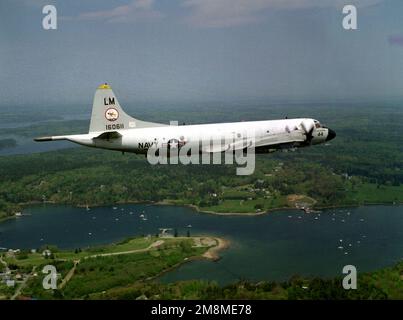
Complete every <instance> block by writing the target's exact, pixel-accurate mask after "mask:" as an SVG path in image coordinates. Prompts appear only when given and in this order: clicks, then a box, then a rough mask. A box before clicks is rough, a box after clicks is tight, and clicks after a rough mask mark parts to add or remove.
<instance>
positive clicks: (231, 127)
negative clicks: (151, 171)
mask: <svg viewBox="0 0 403 320" xmlns="http://www.w3.org/2000/svg"><path fill="white" fill-rule="evenodd" d="M89 131H90V132H89V133H87V134H78V135H65V136H51V137H42V138H37V139H35V140H36V141H55V140H68V141H71V142H74V143H78V144H81V145H84V146H88V147H95V148H102V149H109V150H118V151H122V152H133V153H140V154H141V153H142V154H145V153H147V150H148V149H149V148H152V147H159V148H161V147H167V148H181V147H183V146H184V145H186V146H187V147H190V148H194V149H196V150H198V151H199V152H208V153H214V152H224V151H227V150H231V149H232V150H237V149H244V148H252V147H253V148H254V149H255V150H256V152H257V153H266V152H273V151H276V150H279V149H288V148H298V147H305V146H310V145H316V144H320V143H324V142H326V141H329V140H331V139H333V138H334V137H335V136H336V134H335V132H334V131H333V130H331V129H329V128H327V127H325V126H323V125H321V124H320V122H319V121H317V120H315V119H311V118H297V119H282V120H266V121H245V122H232V123H214V124H196V125H179V126H178V125H165V124H159V123H152V122H144V121H141V120H137V119H135V118H132V117H130V116H128V115H127V114H126V113H125V112H124V111H123V110H122V108H121V107H120V105H119V103H118V101H117V98H116V97H115V95H114V94H113V92H112V90H111V88H110V86H109V85H107V84H105V85H101V86H100V87H99V88H98V90H97V92H96V93H95V97H94V105H93V111H92V117H91V124H90V130H89Z"/></svg>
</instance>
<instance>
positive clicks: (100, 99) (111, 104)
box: [89, 83, 166, 132]
mask: <svg viewBox="0 0 403 320" xmlns="http://www.w3.org/2000/svg"><path fill="white" fill-rule="evenodd" d="M161 126H166V125H165V124H161V123H154V122H146V121H141V120H138V119H135V118H133V117H131V116H129V115H128V114H126V112H124V111H123V109H122V108H121V107H120V104H119V101H118V99H117V98H116V96H115V94H114V93H113V91H112V89H111V87H110V85H108V84H106V83H105V84H102V85H100V86H99V87H98V89H97V91H95V96H94V103H93V105H92V115H91V122H90V129H89V132H99V131H116V130H126V129H135V128H148V127H161Z"/></svg>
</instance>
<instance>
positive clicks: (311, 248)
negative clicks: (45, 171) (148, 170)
mask: <svg viewBox="0 0 403 320" xmlns="http://www.w3.org/2000/svg"><path fill="white" fill-rule="evenodd" d="M402 209H403V207H402V206H367V207H359V208H351V209H333V210H326V211H324V212H322V213H321V214H320V215H319V214H304V213H302V212H301V211H277V212H275V213H270V214H266V215H262V216H244V217H241V216H217V215H211V214H201V213H197V212H195V211H194V210H192V209H190V208H186V207H174V206H154V205H119V206H118V208H117V209H116V210H114V209H113V208H112V207H100V208H92V209H91V210H90V211H87V210H86V209H85V208H73V207H68V206H52V205H46V206H35V207H31V208H29V209H26V210H24V214H30V215H29V216H23V217H20V218H17V219H12V220H7V221H5V222H2V223H0V247H5V248H28V249H31V248H38V247H40V246H42V245H44V244H54V245H57V246H59V247H61V248H78V247H81V248H82V247H85V246H89V245H96V244H106V243H111V242H114V241H118V240H121V239H124V238H126V237H129V236H133V235H146V234H156V233H158V232H159V228H176V229H177V230H178V232H179V234H180V235H185V234H186V232H187V230H190V232H191V234H192V235H202V234H211V235H217V236H221V237H224V238H226V239H229V240H230V241H231V245H230V248H229V249H227V250H225V251H222V253H221V256H222V259H221V260H219V261H218V262H211V261H207V260H200V261H194V262H191V263H186V264H184V265H182V266H181V267H180V268H178V269H176V270H174V271H172V272H169V273H167V274H165V275H164V276H162V277H161V278H160V281H163V282H172V281H176V280H185V279H209V280H216V281H218V282H219V283H228V282H231V281H235V280H239V279H249V280H255V281H257V280H285V279H288V278H289V277H291V276H292V275H294V274H300V275H306V276H324V277H326V276H334V275H338V274H341V270H342V267H343V266H344V265H346V264H353V265H355V266H356V267H357V269H358V271H359V272H360V271H370V270H375V269H378V268H382V267H385V266H389V265H392V264H394V263H396V262H397V261H399V260H400V259H402V258H403V210H402ZM143 211H144V214H145V215H146V217H147V221H143V220H142V219H140V218H139V215H140V214H142V213H143ZM130 212H132V213H131V214H130ZM343 221H344V222H343ZM188 225H191V226H192V227H191V228H189V227H187V226H188ZM339 246H342V247H343V249H340V248H338V247H339Z"/></svg>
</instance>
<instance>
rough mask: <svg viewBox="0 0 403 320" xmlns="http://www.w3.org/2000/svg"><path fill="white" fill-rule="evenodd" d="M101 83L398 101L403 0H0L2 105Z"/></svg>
mask: <svg viewBox="0 0 403 320" xmlns="http://www.w3.org/2000/svg"><path fill="white" fill-rule="evenodd" d="M47 4H52V5H55V7H56V9H57V14H58V28H57V30H44V29H43V27H42V19H43V17H44V16H45V15H44V14H43V13H42V8H43V6H44V5H47ZM346 4H353V5H356V7H357V10H358V29H357V30H349V31H347V30H344V29H343V27H342V20H343V17H344V15H343V12H342V8H343V6H344V5H346ZM104 82H107V83H109V84H111V86H112V88H113V89H114V91H115V94H116V95H117V97H118V98H119V97H123V98H122V99H124V100H125V101H150V102H153V101H156V102H157V101H158V102H169V103H175V102H181V103H182V102H185V103H191V102H203V101H243V100H245V101H248V100H253V99H257V100H265V99H267V100H268V101H269V100H271V99H279V100H284V101H288V100H297V101H298V100H308V101H310V100H312V101H316V100H318V101H332V100H339V99H344V100H347V101H348V100H365V101H371V100H377V101H383V100H387V99H391V98H398V99H400V98H402V97H403V1H401V0H125V1H124V0H119V1H106V0H81V1H78V0H70V1H67V0H66V1H52V0H45V1H44V0H1V1H0V97H1V101H0V106H1V105H8V106H10V105H15V106H19V105H29V104H32V105H37V104H54V105H55V107H57V106H58V105H65V104H66V103H67V104H69V103H85V104H91V103H92V99H93V94H94V91H95V89H96V87H97V86H98V85H99V84H101V83H104ZM402 101H403V99H402Z"/></svg>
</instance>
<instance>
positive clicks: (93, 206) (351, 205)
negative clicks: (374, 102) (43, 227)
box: [0, 200, 403, 223]
mask: <svg viewBox="0 0 403 320" xmlns="http://www.w3.org/2000/svg"><path fill="white" fill-rule="evenodd" d="M40 204H51V205H62V206H71V207H75V208H86V207H87V205H84V204H77V205H73V204H68V203H57V202H55V201H44V202H42V201H30V202H23V203H19V204H18V205H19V206H21V207H23V208H22V210H23V209H24V207H29V206H35V205H40ZM127 204H145V205H156V206H178V207H188V208H191V209H193V210H194V211H196V212H198V213H205V214H213V215H218V216H249V217H252V216H261V215H266V214H269V213H272V212H275V211H282V210H300V211H302V209H299V208H295V207H277V208H271V209H267V210H266V211H261V212H217V211H211V210H203V209H201V208H200V207H199V206H197V205H194V204H183V203H182V204H178V203H172V202H170V201H166V200H164V201H138V200H130V201H125V202H117V203H115V204H95V205H91V206H89V207H90V208H91V207H92V208H96V207H108V206H116V205H127ZM382 205H383V206H399V205H403V203H402V202H393V203H390V202H383V203H382V202H379V203H377V202H372V203H362V204H350V205H348V204H345V205H333V206H322V207H321V206H318V207H315V208H314V209H315V210H327V209H348V208H358V207H363V206H382ZM13 218H19V216H16V215H15V214H14V215H10V216H6V217H3V218H0V223H1V222H4V221H7V220H10V219H13Z"/></svg>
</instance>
